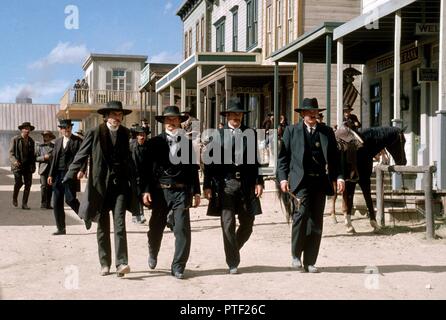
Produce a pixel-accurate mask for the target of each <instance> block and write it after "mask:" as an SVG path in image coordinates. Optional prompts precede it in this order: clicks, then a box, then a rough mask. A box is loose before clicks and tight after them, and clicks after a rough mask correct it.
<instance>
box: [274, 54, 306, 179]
mask: <svg viewBox="0 0 446 320" xmlns="http://www.w3.org/2000/svg"><path fill="white" fill-rule="evenodd" d="M299 70H300V67H299ZM299 85H300V81H299ZM299 94H300V89H299ZM273 103H274V152H275V154H274V155H276V154H277V150H278V148H279V139H278V137H277V133H278V131H277V130H278V129H279V62H277V61H276V62H275V63H274V101H273ZM292 109H293V108H292ZM291 112H293V110H291ZM274 160H275V161H274V172H276V170H277V160H278V157H277V156H275V158H274Z"/></svg>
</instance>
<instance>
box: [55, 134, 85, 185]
mask: <svg viewBox="0 0 446 320" xmlns="http://www.w3.org/2000/svg"><path fill="white" fill-rule="evenodd" d="M81 144H82V139H81V138H79V137H78V136H76V135H74V134H72V135H71V137H70V140H69V141H68V144H67V150H66V151H65V159H66V163H67V169H68V167H69V166H70V165H71V163H72V162H73V160H74V157H75V156H76V154H77V152H78V151H79V148H80V147H81ZM62 148H63V137H60V138H57V139H56V140H55V141H54V150H53V159H52V161H51V168H50V171H49V173H48V176H49V177H53V178H54V176H55V175H56V171H57V169H58V168H57V162H58V160H59V157H60V154H61V152H62ZM85 167H86V165H85ZM85 167H84V168H85ZM75 186H76V191H77V192H79V191H80V190H81V183H80V181H79V180H76V181H75Z"/></svg>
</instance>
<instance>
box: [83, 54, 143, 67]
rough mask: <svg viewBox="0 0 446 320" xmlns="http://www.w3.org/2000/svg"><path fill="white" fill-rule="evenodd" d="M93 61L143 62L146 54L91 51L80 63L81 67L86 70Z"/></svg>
mask: <svg viewBox="0 0 446 320" xmlns="http://www.w3.org/2000/svg"><path fill="white" fill-rule="evenodd" d="M93 61H125V62H139V63H145V62H146V61H147V56H140V55H127V54H102V53H91V54H90V55H89V56H88V57H87V59H86V60H85V62H84V64H83V65H82V68H83V69H84V70H87V68H88V67H89V65H90V64H91V63H92V62H93Z"/></svg>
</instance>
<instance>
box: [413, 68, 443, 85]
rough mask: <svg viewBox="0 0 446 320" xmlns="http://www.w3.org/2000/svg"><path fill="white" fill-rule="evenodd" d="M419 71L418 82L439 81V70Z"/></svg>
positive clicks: (426, 69)
mask: <svg viewBox="0 0 446 320" xmlns="http://www.w3.org/2000/svg"><path fill="white" fill-rule="evenodd" d="M417 71H418V72H417V80H418V82H432V81H438V69H433V68H418V69H417Z"/></svg>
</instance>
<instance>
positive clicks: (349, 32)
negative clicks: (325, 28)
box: [333, 0, 440, 64]
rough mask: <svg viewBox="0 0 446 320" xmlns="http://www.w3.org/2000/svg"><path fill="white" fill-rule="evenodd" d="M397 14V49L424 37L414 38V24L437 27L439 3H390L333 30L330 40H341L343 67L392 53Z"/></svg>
mask: <svg viewBox="0 0 446 320" xmlns="http://www.w3.org/2000/svg"><path fill="white" fill-rule="evenodd" d="M398 10H401V21H402V26H401V46H402V47H404V46H407V45H410V44H414V43H415V42H416V41H417V40H420V39H421V38H424V37H426V36H425V35H416V33H415V31H416V30H415V26H416V24H417V23H426V24H427V23H439V21H440V15H439V12H440V0H392V1H388V2H386V3H384V4H382V5H380V6H378V7H376V8H375V9H373V10H371V11H370V12H367V13H364V14H362V15H360V16H358V17H356V18H354V19H352V20H350V21H348V22H346V23H344V24H343V25H341V26H339V27H338V28H336V29H335V30H334V32H333V40H338V39H340V38H342V39H343V43H344V63H351V64H364V63H365V62H366V61H367V60H370V59H372V58H375V57H377V56H380V55H382V54H385V53H387V52H391V51H393V49H394V41H395V39H394V37H395V12H396V11H398Z"/></svg>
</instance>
